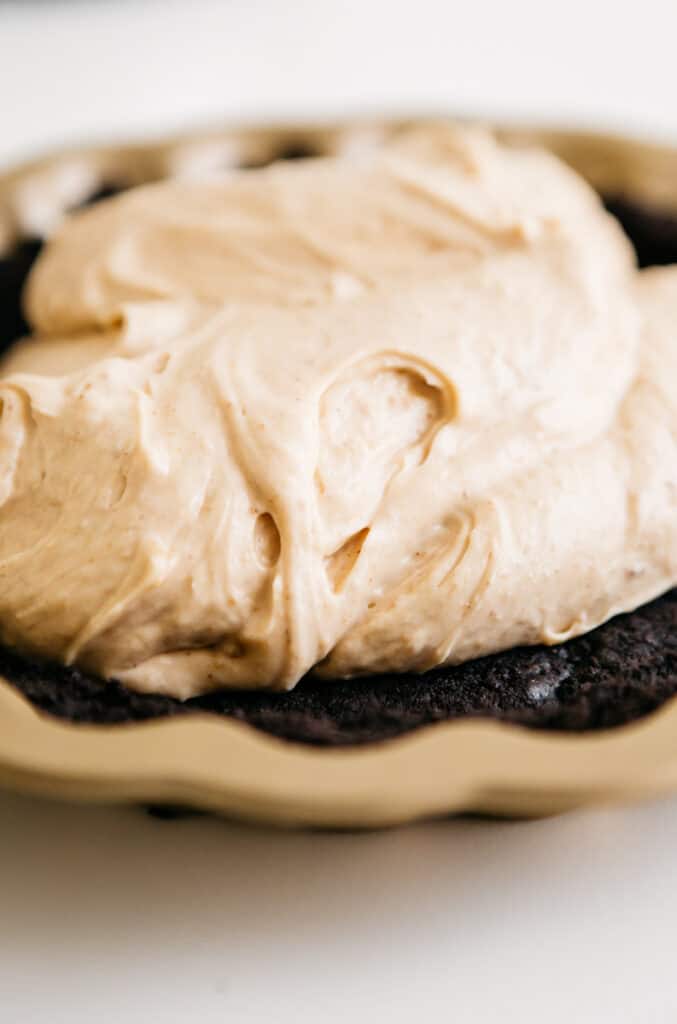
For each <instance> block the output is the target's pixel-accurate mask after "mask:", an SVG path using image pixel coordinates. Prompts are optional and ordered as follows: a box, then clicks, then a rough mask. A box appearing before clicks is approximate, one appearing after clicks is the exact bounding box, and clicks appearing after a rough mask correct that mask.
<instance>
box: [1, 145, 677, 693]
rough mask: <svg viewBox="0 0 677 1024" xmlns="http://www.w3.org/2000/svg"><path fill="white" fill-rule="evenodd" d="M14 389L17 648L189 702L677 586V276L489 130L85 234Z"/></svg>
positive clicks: (7, 370)
mask: <svg viewBox="0 0 677 1024" xmlns="http://www.w3.org/2000/svg"><path fill="white" fill-rule="evenodd" d="M25 303H26V311H27V315H28V319H29V322H30V324H31V327H32V330H33V335H32V337H31V338H27V339H25V340H24V341H22V342H20V343H19V344H18V345H16V346H15V347H14V349H13V350H12V351H11V352H10V354H9V355H8V356H7V357H6V359H5V361H4V364H3V365H2V367H1V379H0V413H1V419H0V636H1V637H2V640H3V641H4V642H5V643H9V644H13V645H16V646H19V647H22V648H26V649H28V650H34V651H37V652H39V653H42V654H45V655H47V656H50V657H55V658H57V659H61V660H63V661H66V662H77V663H79V664H81V665H83V666H84V667H86V668H88V669H90V670H93V671H95V672H98V673H100V674H102V675H104V676H115V677H117V678H119V679H121V680H123V681H124V682H125V683H126V684H127V685H129V686H130V687H133V688H136V689H139V690H144V691H152V692H164V693H168V694H172V695H175V696H178V697H181V698H186V697H189V696H192V695H194V694H198V693H202V692H205V691H207V690H209V689H213V688H215V687H220V686H238V687H242V686H251V687H270V688H277V689H288V688H290V687H292V686H293V685H294V683H295V682H296V681H297V680H298V679H299V678H300V677H301V676H302V675H303V674H305V673H306V672H307V671H309V670H311V669H313V668H315V669H316V670H317V671H320V672H322V673H324V674H326V675H329V676H346V675H353V674H358V673H374V672H380V671H383V670H395V671H412V670H413V671H422V670H424V669H427V668H430V667H432V666H434V665H439V664H443V663H454V662H459V661H462V660H466V659H469V658H472V657H476V656H478V655H482V654H488V653H490V652H493V651H497V650H500V649H503V648H507V647H512V646H516V645H518V644H534V643H542V642H545V643H556V642H559V641H562V640H565V639H567V638H569V637H571V636H574V635H576V634H578V633H581V632H584V631H586V630H589V629H591V628H593V627H594V626H596V625H598V624H599V623H601V622H603V621H604V620H606V619H607V618H609V617H610V616H612V615H614V614H616V613H617V612H620V611H624V610H628V609H631V608H633V607H636V606H637V605H638V604H640V603H643V602H644V601H647V600H649V599H651V598H652V597H654V596H656V595H657V594H659V593H661V592H662V591H664V590H666V589H668V588H669V587H670V586H672V585H674V584H675V583H676V582H677V517H676V515H675V512H676V511H677V398H676V397H675V389H674V381H675V380H677V342H676V335H677V332H676V331H675V327H674V323H675V319H676V314H677V271H673V270H671V269H668V270H661V271H645V272H642V273H638V272H637V271H636V269H635V267H634V263H633V258H632V254H631V251H630V246H629V244H628V242H627V241H626V239H625V237H624V236H623V234H622V232H621V231H620V229H619V227H618V226H617V224H616V223H615V222H614V221H613V220H612V219H611V218H610V217H609V216H608V215H607V214H606V213H605V212H604V211H603V209H602V207H601V205H600V203H599V201H598V200H597V198H596V196H595V195H594V194H593V193H592V191H591V190H590V189H589V188H588V187H587V186H586V185H585V184H584V183H583V182H582V181H581V180H580V179H579V178H577V176H576V175H574V174H573V173H572V172H571V171H569V170H567V169H566V168H565V167H564V166H563V165H561V164H560V163H559V162H558V161H556V160H555V159H554V158H553V157H551V156H549V155H547V154H545V153H543V152H540V151H536V150H516V149H507V148H502V147H499V146H498V145H497V144H496V143H495V142H494V141H493V140H492V139H491V138H490V137H489V136H487V135H484V134H482V133H480V132H477V131H475V130H470V129H460V128H454V127H441V126H437V127H428V128H426V129H424V130H418V131H416V130H412V131H411V132H409V133H408V134H406V135H403V136H401V137H399V138H398V139H397V140H396V141H395V142H392V143H390V144H389V145H388V146H386V147H384V148H383V149H382V150H381V151H379V152H376V153H371V154H368V155H365V156H363V157H361V158H360V157H355V158H352V159H351V158H349V157H344V158H333V159H322V160H311V161H304V162H299V163H295V164H287V165H277V166H274V167H271V168H268V169H265V170H260V171H247V172H240V173H232V174H229V175H228V176H223V177H221V178H219V179H214V180H211V181H209V182H202V183H199V184H198V183H165V184H161V185H154V186H147V187H143V188H138V189H134V190H132V191H130V192H129V193H126V194H124V195H123V196H121V197H119V198H116V199H113V200H108V201H106V202H102V203H100V204H98V205H97V206H95V207H93V208H92V209H90V210H87V211H84V212H82V213H79V214H77V215H74V216H72V217H71V218H69V219H68V221H67V222H66V223H65V225H64V226H63V227H62V228H61V229H60V230H59V231H58V233H57V234H56V235H55V236H54V237H53V239H52V240H51V241H50V243H49V244H48V246H47V247H46V249H45V251H44V252H43V254H42V255H41V257H40V258H39V260H38V262H37V264H36V267H35V269H34V270H33V272H32V274H31V277H30V279H29V283H28V288H27V293H26V296H25Z"/></svg>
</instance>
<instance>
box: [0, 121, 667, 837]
mask: <svg viewBox="0 0 677 1024" xmlns="http://www.w3.org/2000/svg"><path fill="white" fill-rule="evenodd" d="M401 130H402V125H399V124H385V125H377V126H369V125H352V126H336V127H332V128H316V129H313V128H292V129H287V130H270V131H267V130H261V129H252V130H246V129H238V130H237V131H231V132H228V131H226V132H223V133H217V134H215V135H213V136H209V137H200V138H198V137H193V138H184V139H181V140H176V141H174V142H169V143H166V144H162V145H157V146H151V147H137V148H125V147H115V148H112V149H109V150H95V151H84V152H80V153H69V154H61V155H58V156H56V157H54V158H49V159H48V160H46V161H44V162H41V163H38V164H35V165H31V166H29V167H25V168H22V169H20V170H19V171H17V172H14V173H12V174H10V175H8V176H6V178H5V179H4V180H2V181H0V235H2V234H3V233H4V239H5V250H6V252H7V253H8V256H7V259H6V262H5V265H4V271H5V274H4V278H3V285H2V287H3V289H4V291H5V295H4V296H3V304H4V308H5V311H6V312H7V311H9V313H8V316H7V323H8V325H9V326H7V327H6V331H7V333H8V334H9V335H11V336H15V335H16V334H19V333H21V330H22V323H21V315H20V310H19V306H18V294H19V291H20V285H21V280H22V278H23V277H24V276H25V273H26V271H27V269H28V266H29V265H30V262H31V260H32V258H33V257H34V255H35V253H36V251H37V248H38V246H39V242H38V241H37V238H38V237H39V236H41V235H43V234H46V233H48V232H49V231H50V230H51V229H52V228H53V227H54V225H55V224H56V223H57V222H58V219H59V217H60V216H61V215H62V213H63V210H64V208H65V207H70V206H73V205H77V204H81V203H84V202H88V201H92V200H93V199H94V200H95V199H96V198H97V197H98V196H100V195H101V194H108V193H110V192H111V191H117V190H119V189H121V188H124V187H126V186H128V185H130V184H135V183H137V182H140V181H143V180H149V179H151V180H152V179H155V178H158V177H164V176H167V175H174V174H182V173H186V172H187V171H189V172H190V173H195V171H196V169H197V170H199V169H200V168H201V167H205V168H209V167H210V166H211V167H214V166H218V165H219V163H221V164H223V163H224V162H228V163H237V164H238V165H240V166H256V165H259V164H261V163H265V162H267V161H269V160H270V159H278V158H282V159H290V158H299V157H305V156H312V155H314V154H321V153H326V152H334V151H336V150H340V149H341V148H342V147H355V146H358V145H374V143H375V142H376V143H378V138H379V137H387V136H389V135H392V134H395V133H397V132H398V131H401ZM507 134H508V135H509V136H510V137H511V138H518V137H525V136H529V137H531V138H537V139H538V140H539V141H542V142H544V143H545V144H546V145H547V146H549V147H550V148H552V149H553V150H555V151H557V152H558V153H559V154H560V155H561V156H563V157H564V158H565V159H566V160H568V161H569V162H571V163H572V164H573V165H574V166H575V167H576V169H578V170H579V171H580V172H581V173H582V174H583V175H584V176H586V177H587V178H588V180H590V181H591V183H592V184H593V185H594V186H595V187H596V188H598V190H599V191H601V192H602V193H603V195H604V196H605V198H606V199H607V201H608V204H609V206H610V208H611V209H612V210H613V211H614V212H615V213H616V214H617V215H618V216H619V217H620V219H621V220H622V221H623V222H624V223H625V225H626V228H627V230H629V231H630V233H631V235H632V237H633V241H634V242H635V245H636V248H637V251H638V253H639V256H640V260H641V261H642V262H643V263H645V264H646V263H653V262H658V263H667V262H672V261H673V257H674V253H675V251H676V250H677V224H676V223H674V222H673V221H672V218H671V217H670V211H671V210H672V209H674V208H676V207H677V193H675V192H674V186H673V185H672V182H673V180H674V179H673V171H674V169H675V165H676V164H677V158H675V156H674V155H673V153H672V152H671V151H669V150H667V149H660V148H659V147H647V146H642V145H640V144H637V143H632V142H630V141H625V140H621V139H610V138H605V137H601V136H581V135H574V134H567V133H558V132H542V133H538V132H520V131H518V130H517V129H511V130H510V131H507ZM36 195H38V196H39V197H40V200H41V201H40V202H36V200H35V197H36ZM27 197H28V198H29V199H30V201H27ZM675 608H676V604H675V598H674V594H668V595H666V596H664V597H663V598H659V599H658V600H656V601H655V602H653V603H651V604H649V605H646V606H644V607H643V608H641V609H639V610H638V611H637V612H634V613H631V614H630V615H628V616H626V617H625V618H621V619H618V620H615V621H612V622H610V623H607V624H606V625H604V626H601V627H600V628H599V629H598V630H597V631H595V632H593V633H588V634H587V635H586V636H584V637H582V638H579V639H577V640H571V641H568V642H567V643H565V644H563V645H562V646H561V647H558V648H548V649H544V648H537V649H529V650H517V651H509V652H507V653H505V654H498V655H492V656H490V657H489V658H484V659H481V660H480V661H477V662H471V663H469V664H468V665H466V666H462V667H461V668H460V669H458V670H454V671H452V672H450V671H449V670H444V669H439V670H435V671H433V672H432V673H430V674H429V675H428V676H424V677H423V682H422V683H421V684H420V685H419V684H418V682H417V681H414V683H413V685H407V682H408V681H407V680H404V681H402V680H400V679H398V678H396V677H389V678H380V679H369V680H359V681H357V682H355V683H345V682H341V683H339V684H336V685H335V686H332V687H328V686H327V683H326V682H325V683H322V684H318V683H316V682H313V681H308V682H305V681H304V682H303V683H302V684H300V686H299V687H297V689H296V690H295V691H293V692H292V693H291V694H289V695H284V696H279V695H273V696H269V697H265V696H264V697H260V696H256V695H253V694H246V695H238V694H237V693H236V694H234V695H233V694H224V695H221V694H217V695H215V696H208V697H205V698H199V699H197V700H196V701H193V702H188V705H182V704H179V703H178V702H177V701H173V700H172V699H171V698H166V697H161V698H158V697H149V696H144V695H137V694H132V693H131V692H130V691H128V690H127V689H126V688H125V687H123V686H119V685H118V684H109V683H106V684H104V683H102V682H101V681H99V680H97V679H96V678H95V677H92V676H87V675H83V674H82V673H81V672H79V671H77V670H69V669H56V668H54V667H50V668H49V669H48V670H47V669H45V667H44V665H42V664H41V663H37V662H34V661H31V660H30V659H26V658H22V657H19V656H17V655H16V653H15V652H12V651H11V650H6V649H5V650H4V651H3V652H2V660H1V661H0V670H1V671H2V672H3V674H4V676H5V679H6V680H7V682H4V683H3V684H2V686H1V688H0V709H2V710H0V779H3V780H5V781H7V782H8V783H12V784H15V785H19V786H22V787H29V788H38V789H40V790H41V791H43V790H45V791H50V792H59V793H64V794H65V795H71V796H77V795H83V796H90V795H91V796H97V797H101V798H110V799H143V800H149V801H153V802H157V801H169V802H172V803H176V802H180V803H191V804H196V805H199V806H204V807H209V808H211V809H216V810H222V811H224V812H226V813H233V814H238V815H242V816H245V817H250V818H255V819H258V820H271V821H280V822H304V823H316V824H324V825H377V824H386V823H392V822H396V821H403V820H408V819H410V818H413V817H420V816H423V815H426V814H431V813H433V814H439V813H446V812H452V811H459V810H480V811H493V812H497V813H520V814H521V813H542V812H548V811H554V810H557V809H560V808H562V807H566V806H574V805H577V804H580V803H585V802H589V801H590V800H593V799H598V798H609V799H613V798H619V797H623V796H627V795H634V794H636V793H641V792H657V791H663V790H664V789H666V788H670V786H671V784H672V783H671V776H672V766H671V765H672V762H671V756H670V752H669V751H670V742H669V738H668V735H669V732H670V728H671V725H670V723H671V718H672V717H674V713H673V711H672V705H671V704H670V703H669V702H668V703H665V702H666V700H667V698H669V697H671V695H672V693H673V692H674V691H675V689H676V688H677V675H676V669H675V658H676V656H677V655H676V651H675V620H676V616H675ZM55 673H57V674H58V673H60V675H58V684H57V685H56V686H55V685H54V679H55ZM17 691H19V692H17ZM19 693H22V694H23V695H24V696H23V697H22V696H19ZM26 697H27V698H29V699H28V700H26V699H24V698H26ZM5 705H6V708H5ZM661 705H662V707H661V710H660V711H658V712H656V711H655V709H656V708H657V707H659V706H661ZM186 710H190V711H191V712H192V713H190V714H181V715H178V712H179V711H181V712H184V711H186ZM41 711H44V712H47V714H42V713H40V712H41ZM200 711H201V712H205V711H207V712H212V714H209V715H207V714H199V713H197V712H200ZM214 711H218V712H220V713H221V714H220V715H219V716H218V717H217V716H216V715H214V714H213V712H214ZM648 712H653V714H651V715H650V717H648V718H641V717H640V716H642V715H646V714H647V713H648ZM487 715H489V716H490V717H492V718H499V719H505V720H506V721H513V722H514V723H518V724H519V725H521V726H522V728H516V727H515V725H512V726H509V725H507V724H502V723H501V724H499V723H498V722H496V721H493V722H487V721H485V720H481V721H480V720H475V718H476V717H477V718H482V719H484V718H485V717H486V716H487ZM55 716H59V717H60V718H61V719H62V721H58V720H57V717H55ZM225 716H228V717H225ZM470 718H472V719H473V720H472V721H471V720H469V719H470ZM146 719H152V721H143V722H140V721H138V720H146ZM238 719H239V720H240V721H238ZM459 719H460V720H459ZM633 719H638V720H637V721H636V722H634V723H633V724H632V725H626V726H623V727H622V728H619V724H620V723H622V722H626V721H629V720H633ZM64 720H65V721H64ZM134 720H137V721H135V722H134V724H129V723H131V722H133V721H134ZM242 720H244V721H242ZM75 722H78V723H89V724H74V723H75ZM104 723H106V724H104ZM112 723H115V724H112ZM121 723H128V724H121ZM245 723H250V724H245ZM251 725H254V726H256V731H254V730H253V729H252V728H251ZM422 726H425V728H421V727H422ZM523 726H535V727H536V729H534V730H533V731H527V730H526V729H525V728H523ZM605 727H606V728H605ZM611 727H613V728H611ZM546 728H547V729H549V730H558V731H555V732H552V731H549V732H545V731H544V729H546ZM261 730H263V731H261ZM412 730H413V731H412ZM561 730H568V731H569V732H570V731H571V730H574V734H573V735H571V734H569V735H564V734H563V733H562V731H561ZM598 730H601V731H598ZM274 736H277V737H284V741H281V740H280V739H276V738H273V737H274ZM386 740H387V742H380V741H386ZM289 741H292V742H289ZM327 746H340V748H341V749H340V750H339V749H336V750H327V749H326V747H327ZM661 751H663V752H664V753H663V754H661ZM506 758H507V759H508V760H507V761H506ZM169 780H171V781H169Z"/></svg>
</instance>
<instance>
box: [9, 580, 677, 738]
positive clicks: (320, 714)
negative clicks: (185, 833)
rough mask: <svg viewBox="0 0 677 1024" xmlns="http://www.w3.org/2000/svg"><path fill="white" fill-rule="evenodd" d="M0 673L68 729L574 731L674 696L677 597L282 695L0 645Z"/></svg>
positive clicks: (644, 710) (310, 682)
mask: <svg viewBox="0 0 677 1024" xmlns="http://www.w3.org/2000/svg"><path fill="white" fill-rule="evenodd" d="M0 675H3V676H4V677H5V678H7V679H9V681H10V682H12V683H13V684H14V685H15V686H16V687H17V688H18V689H19V690H20V691H21V692H22V693H23V694H24V696H26V697H28V699H29V700H30V701H32V703H33V704H35V706H36V707H38V708H40V709H41V710H42V711H45V712H48V713H49V714H52V715H56V716H57V717H59V718H65V719H68V720H70V721H74V722H96V723H100V724H108V725H110V724H114V723H119V722H130V721H143V720H146V719H151V718H157V717H160V716H166V715H180V714H190V713H192V712H193V713H194V712H196V711H203V712H204V711H207V712H212V713H216V714H220V715H227V716H229V717H231V718H236V719H238V720H240V721H244V722H248V723H249V724H250V725H253V726H255V727H257V728H259V729H263V730H264V731H265V732H268V733H272V734H273V735H274V736H278V737H280V738H282V739H286V740H294V741H296V742H301V743H310V744H314V745H319V746H337V745H348V744H355V743H368V742H374V741H376V740H385V739H389V738H391V737H393V736H397V735H400V734H401V733H405V732H409V731H410V730H412V729H416V728H419V727H420V726H423V725H430V724H432V723H434V722H442V721H448V720H449V719H454V718H459V717H462V716H463V717H466V718H467V717H484V718H487V717H488V718H494V719H499V720H501V721H507V722H516V723H519V724H521V725H524V726H529V727H532V728H534V727H536V728H540V729H550V730H567V731H576V732H583V731H588V730H591V729H603V728H609V727H611V726H615V725H620V724H622V723H625V722H628V721H631V720H633V719H635V718H639V717H641V716H643V715H646V714H648V713H649V712H651V711H653V710H655V709H656V708H657V707H659V706H660V705H661V704H662V703H663V702H664V701H666V700H667V699H668V698H670V697H671V696H673V695H674V694H675V692H677V590H673V591H671V592H670V593H669V594H666V595H665V596H664V597H662V598H659V599H658V600H656V601H652V602H651V603H650V604H647V605H644V606H643V607H642V608H640V609H638V610H637V611H635V612H632V613H631V614H629V615H622V616H619V617H618V618H616V619H613V620H612V621H611V622H607V623H605V625H603V626H600V627H599V628H598V629H596V630H594V631H593V632H591V633H588V634H587V635H585V636H582V637H578V638H577V639H575V640H570V641H568V642H567V643H564V644H561V645H560V646H558V647H533V648H517V649H515V650H512V651H506V652H504V653H502V654H495V655H491V656H489V657H486V658H480V659H478V660H476V661H471V662H467V663H466V664H464V665H460V666H458V667H456V668H441V669H435V670H434V671H432V672H427V673H426V674H425V675H422V676H412V675H411V674H406V673H405V674H402V675H386V676H369V677H363V678H359V679H351V680H336V681H329V680H325V679H313V678H312V677H310V676H308V677H306V678H305V679H304V680H302V681H301V682H300V683H299V684H298V685H297V686H296V688H295V689H294V690H292V691H291V692H290V693H283V694H276V693H262V692H260V691H248V692H244V691H231V690H221V691H218V692H215V693H212V694H209V695H207V696H204V697H197V698H193V699H191V700H189V701H186V702H185V703H181V702H180V701H177V700H174V699H172V698H171V697H160V696H148V695H144V694H138V693H134V692H132V691H131V690H128V689H126V688H125V687H124V686H122V685H121V684H120V683H118V682H116V681H114V680H111V681H105V680H103V679H99V678H97V677H95V676H90V675H87V674H86V673H84V672H81V671H80V670H79V669H76V668H64V667H63V666H61V665H56V664H48V663H45V662H42V661H39V660H37V659H35V658H29V657H25V656H22V655H21V654H18V653H17V652H16V651H12V650H9V649H8V648H0Z"/></svg>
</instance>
